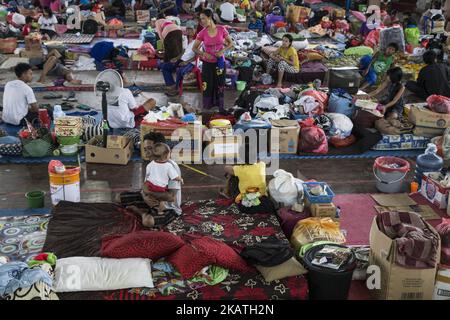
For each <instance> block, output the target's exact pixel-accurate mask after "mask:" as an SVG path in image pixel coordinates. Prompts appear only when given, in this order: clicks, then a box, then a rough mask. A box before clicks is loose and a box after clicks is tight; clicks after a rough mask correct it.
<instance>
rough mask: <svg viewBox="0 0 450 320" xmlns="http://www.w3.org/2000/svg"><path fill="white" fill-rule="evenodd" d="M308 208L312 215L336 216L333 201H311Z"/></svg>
mask: <svg viewBox="0 0 450 320" xmlns="http://www.w3.org/2000/svg"><path fill="white" fill-rule="evenodd" d="M310 208H311V215H312V216H313V217H321V218H323V217H329V218H336V206H335V205H334V204H333V203H313V204H311V207H310Z"/></svg>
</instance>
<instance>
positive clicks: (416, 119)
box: [409, 105, 450, 129]
mask: <svg viewBox="0 0 450 320" xmlns="http://www.w3.org/2000/svg"><path fill="white" fill-rule="evenodd" d="M409 121H410V122H411V123H412V124H414V125H416V126H419V127H427V128H441V129H442V128H444V129H445V128H447V127H448V126H450V114H446V113H437V112H433V111H431V110H429V109H426V108H425V107H423V106H417V105H413V106H411V109H410V111H409Z"/></svg>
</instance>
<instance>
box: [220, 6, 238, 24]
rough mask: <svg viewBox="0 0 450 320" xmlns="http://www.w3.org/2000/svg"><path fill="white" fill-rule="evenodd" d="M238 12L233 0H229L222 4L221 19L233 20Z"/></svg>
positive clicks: (225, 20) (224, 20)
mask: <svg viewBox="0 0 450 320" xmlns="http://www.w3.org/2000/svg"><path fill="white" fill-rule="evenodd" d="M236 15H237V12H236V7H235V6H234V1H233V0H227V1H226V2H224V3H222V4H221V5H220V20H222V22H225V23H229V22H233V21H234V19H235V18H236Z"/></svg>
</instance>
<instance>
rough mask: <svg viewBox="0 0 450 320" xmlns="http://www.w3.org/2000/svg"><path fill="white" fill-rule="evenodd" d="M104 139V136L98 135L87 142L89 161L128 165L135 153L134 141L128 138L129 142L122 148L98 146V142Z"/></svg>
mask: <svg viewBox="0 0 450 320" xmlns="http://www.w3.org/2000/svg"><path fill="white" fill-rule="evenodd" d="M99 141H103V136H96V137H94V138H92V139H91V140H89V142H88V143H87V144H86V162H87V163H105V164H121V165H126V164H128V161H130V159H131V156H132V155H133V150H134V145H133V142H132V141H131V140H130V139H129V138H127V144H126V145H125V147H124V148H121V149H108V148H102V147H98V146H97V143H98V142H99Z"/></svg>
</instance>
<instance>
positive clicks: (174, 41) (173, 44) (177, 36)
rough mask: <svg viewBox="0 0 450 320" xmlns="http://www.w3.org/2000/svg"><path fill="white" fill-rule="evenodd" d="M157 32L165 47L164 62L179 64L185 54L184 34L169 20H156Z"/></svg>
mask: <svg viewBox="0 0 450 320" xmlns="http://www.w3.org/2000/svg"><path fill="white" fill-rule="evenodd" d="M156 32H157V33H158V36H159V39H161V41H162V42H163V46H164V58H163V59H164V62H165V63H166V62H173V63H175V62H177V61H178V59H179V58H180V57H181V55H182V54H183V32H182V31H181V28H180V27H179V26H177V25H176V24H175V23H174V22H172V21H170V20H168V19H158V20H156Z"/></svg>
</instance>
